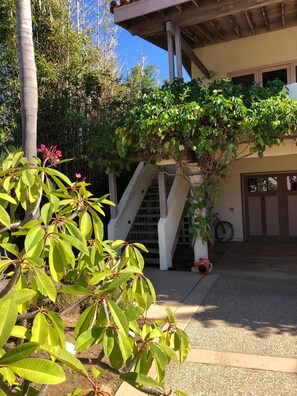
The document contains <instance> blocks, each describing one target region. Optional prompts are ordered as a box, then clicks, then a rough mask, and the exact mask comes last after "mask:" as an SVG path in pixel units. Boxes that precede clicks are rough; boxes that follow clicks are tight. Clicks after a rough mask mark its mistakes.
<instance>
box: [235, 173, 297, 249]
mask: <svg viewBox="0 0 297 396" xmlns="http://www.w3.org/2000/svg"><path fill="white" fill-rule="evenodd" d="M242 193H243V209H244V210H243V223H244V237H245V240H246V241H283V242H296V241H297V171H295V172H291V171H288V172H282V173H278V172H274V173H265V174H259V173H253V174H243V175H242Z"/></svg>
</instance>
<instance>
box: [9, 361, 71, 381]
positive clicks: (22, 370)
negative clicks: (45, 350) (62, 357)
mask: <svg viewBox="0 0 297 396" xmlns="http://www.w3.org/2000/svg"><path fill="white" fill-rule="evenodd" d="M8 367H9V368H11V370H12V371H14V372H15V373H16V374H17V375H19V376H20V377H22V378H24V379H26V380H28V381H32V382H35V383H37V384H49V385H57V384H60V383H61V382H64V381H65V379H66V377H65V374H64V371H63V370H62V368H61V367H60V366H59V365H58V364H57V363H54V362H51V361H50V360H44V359H40V358H28V359H23V360H20V361H18V362H15V363H13V364H11V365H9V366H8Z"/></svg>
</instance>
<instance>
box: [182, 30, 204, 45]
mask: <svg viewBox="0 0 297 396" xmlns="http://www.w3.org/2000/svg"><path fill="white" fill-rule="evenodd" d="M181 32H182V34H183V35H184V36H185V37H187V38H188V39H189V40H191V41H193V43H194V44H195V45H196V46H197V47H203V42H202V40H201V39H200V37H198V36H197V35H196V34H195V33H194V32H193V31H192V30H190V29H189V28H187V27H184V28H182V29H181Z"/></svg>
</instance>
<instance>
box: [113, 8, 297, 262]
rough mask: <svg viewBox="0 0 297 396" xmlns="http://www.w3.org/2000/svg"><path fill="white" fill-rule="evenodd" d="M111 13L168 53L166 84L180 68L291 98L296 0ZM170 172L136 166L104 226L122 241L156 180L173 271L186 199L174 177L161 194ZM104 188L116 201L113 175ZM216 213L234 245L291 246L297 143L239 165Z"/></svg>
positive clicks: (296, 225)
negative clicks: (281, 86) (279, 84)
mask: <svg viewBox="0 0 297 396" xmlns="http://www.w3.org/2000/svg"><path fill="white" fill-rule="evenodd" d="M111 10H112V12H113V13H114V20H115V22H116V23H117V24H118V25H120V26H122V27H123V28H124V29H127V30H128V31H129V32H130V33H131V34H133V35H138V36H140V37H142V38H144V39H145V40H147V41H149V42H151V43H153V44H155V45H157V46H159V47H161V48H163V49H166V50H167V51H168V65H169V76H170V79H171V80H173V79H174V77H182V66H183V67H184V68H185V69H186V70H187V71H188V72H189V74H190V75H191V77H192V78H196V77H203V78H204V80H205V83H207V82H209V81H211V80H213V79H216V78H221V77H230V78H231V79H232V81H233V82H234V83H239V84H252V83H253V82H259V83H261V84H263V85H264V86H265V84H267V82H268V81H270V80H273V79H275V78H278V79H280V80H282V81H283V82H285V83H286V84H287V86H288V88H289V93H290V96H291V98H293V99H295V98H297V88H296V86H297V84H296V82H297V40H296V38H297V3H296V1H294V0H284V1H280V0H161V1H160V0H124V1H121V2H115V1H114V2H112V4H111ZM172 166H173V165H171V164H169V163H160V164H159V166H158V167H156V168H155V169H152V168H151V167H145V166H144V165H143V164H141V165H140V166H139V167H138V169H137V171H136V173H135V175H134V176H133V178H132V180H131V183H130V185H129V186H128V189H127V192H126V193H125V194H124V200H123V201H122V202H120V203H119V205H118V211H117V213H115V212H114V213H113V219H112V220H111V223H110V226H109V233H110V236H111V237H113V238H126V237H127V235H128V233H129V229H130V227H131V226H132V224H133V221H134V219H135V217H136V218H137V213H139V207H140V206H141V201H142V199H143V197H144V196H145V192H146V191H147V190H148V188H149V186H150V184H151V183H152V180H153V179H154V178H158V180H159V197H160V216H159V219H158V228H157V229H158V231H156V232H158V238H159V239H158V241H159V248H160V252H159V260H160V268H161V269H167V268H168V267H170V266H171V259H172V255H173V251H174V247H175V245H176V241H177V233H178V232H180V231H179V230H180V219H181V218H182V216H183V210H184V205H185V201H186V197H187V194H188V186H187V184H186V183H185V182H184V181H181V180H180V178H175V180H174V182H173V184H172V187H171V190H170V192H169V194H168V195H167V194H166V189H165V187H164V185H165V182H164V173H163V172H162V170H164V169H167V168H166V167H169V168H170V167H172ZM167 170H168V169H167ZM169 170H172V169H171V168H170V169H169ZM167 173H170V172H169V171H168V172H167ZM194 173H195V172H194ZM195 177H196V179H197V180H196V182H199V176H198V175H194V178H195ZM110 187H111V190H110V192H111V197H112V198H113V199H116V195H115V180H114V177H113V176H112V174H111V175H110ZM214 210H215V212H218V213H219V214H220V217H221V218H224V219H225V220H228V221H230V222H231V223H232V224H233V226H234V231H235V233H234V240H235V241H243V240H246V241H251V240H255V241H296V240H297V147H296V142H295V141H294V140H293V139H291V140H287V141H285V142H284V143H282V144H281V145H280V146H275V147H272V148H269V149H267V150H266V152H265V155H264V157H263V158H258V157H257V156H255V155H254V156H253V155H251V156H249V157H247V158H245V159H242V160H240V161H238V162H237V163H236V164H235V165H234V166H233V167H232V170H230V171H229V173H228V177H227V178H226V179H225V180H224V181H223V184H222V188H221V195H220V198H219V200H218V201H217V203H216V207H215V209H214ZM142 228H143V229H145V226H143V227H142ZM140 229H141V227H140ZM206 254H207V248H206V246H205V245H204V244H203V243H201V241H199V240H197V241H196V246H195V258H196V259H197V258H199V257H205V256H206Z"/></svg>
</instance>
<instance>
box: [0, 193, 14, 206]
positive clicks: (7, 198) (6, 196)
mask: <svg viewBox="0 0 297 396" xmlns="http://www.w3.org/2000/svg"><path fill="white" fill-rule="evenodd" d="M0 199H4V200H5V201H8V202H10V203H12V204H14V205H16V203H17V202H16V200H15V199H14V198H13V197H12V196H10V195H9V194H6V193H0Z"/></svg>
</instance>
